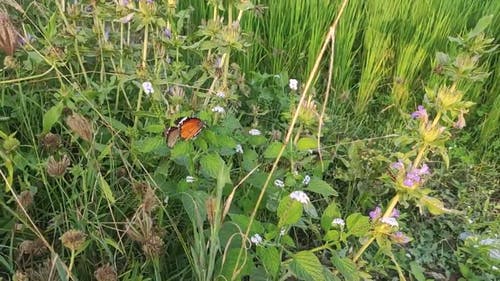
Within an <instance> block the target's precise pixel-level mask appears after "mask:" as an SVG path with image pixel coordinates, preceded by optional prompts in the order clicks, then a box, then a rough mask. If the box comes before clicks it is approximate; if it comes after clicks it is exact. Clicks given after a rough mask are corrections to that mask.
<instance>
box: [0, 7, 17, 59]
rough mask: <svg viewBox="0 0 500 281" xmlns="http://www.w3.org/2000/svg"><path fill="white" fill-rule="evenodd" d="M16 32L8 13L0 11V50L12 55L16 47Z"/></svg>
mask: <svg viewBox="0 0 500 281" xmlns="http://www.w3.org/2000/svg"><path fill="white" fill-rule="evenodd" d="M17 37H18V33H17V31H16V28H15V27H14V25H13V24H12V22H11V21H10V18H9V15H7V14H5V13H3V12H0V50H2V51H3V52H4V53H6V54H7V56H12V55H13V54H14V51H15V50H16V47H17Z"/></svg>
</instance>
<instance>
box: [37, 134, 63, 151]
mask: <svg viewBox="0 0 500 281" xmlns="http://www.w3.org/2000/svg"><path fill="white" fill-rule="evenodd" d="M61 143H62V141H61V136H60V135H58V134H52V133H47V134H45V136H43V138H42V145H43V148H44V149H46V150H48V151H54V150H56V149H58V148H59V147H60V146H61Z"/></svg>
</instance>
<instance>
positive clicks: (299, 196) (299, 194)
mask: <svg viewBox="0 0 500 281" xmlns="http://www.w3.org/2000/svg"><path fill="white" fill-rule="evenodd" d="M290 198H292V199H294V200H297V201H299V202H300V203H302V204H309V203H310V202H311V200H309V197H308V196H307V194H306V193H305V192H304V191H300V190H296V191H294V192H292V193H290Z"/></svg>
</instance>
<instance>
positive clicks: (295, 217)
mask: <svg viewBox="0 0 500 281" xmlns="http://www.w3.org/2000/svg"><path fill="white" fill-rule="evenodd" d="M302 212H303V207H302V204H301V203H300V202H298V201H297V200H293V199H291V198H290V196H285V197H283V199H281V201H280V204H279V205H278V211H277V213H278V218H279V223H278V228H281V227H283V226H285V225H292V224H295V223H297V222H298V221H299V220H300V218H301V217H302Z"/></svg>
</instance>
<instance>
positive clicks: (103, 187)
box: [99, 175, 116, 204]
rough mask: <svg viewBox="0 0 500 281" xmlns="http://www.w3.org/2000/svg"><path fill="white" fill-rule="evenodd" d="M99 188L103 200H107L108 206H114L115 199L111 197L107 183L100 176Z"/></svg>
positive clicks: (111, 193)
mask: <svg viewBox="0 0 500 281" xmlns="http://www.w3.org/2000/svg"><path fill="white" fill-rule="evenodd" d="M99 186H100V187H101V191H102V194H103V195H104V198H106V200H108V202H109V203H110V204H114V203H115V202H116V199H115V197H114V196H113V192H112V191H111V187H109V184H108V182H107V181H106V180H105V179H104V177H103V176H102V175H99Z"/></svg>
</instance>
